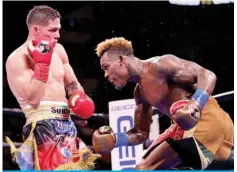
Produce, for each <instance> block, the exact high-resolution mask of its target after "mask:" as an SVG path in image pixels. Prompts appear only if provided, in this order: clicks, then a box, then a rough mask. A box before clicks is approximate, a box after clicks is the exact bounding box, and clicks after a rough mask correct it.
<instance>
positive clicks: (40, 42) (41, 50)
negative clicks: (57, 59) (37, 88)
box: [28, 37, 56, 82]
mask: <svg viewBox="0 0 237 172" xmlns="http://www.w3.org/2000/svg"><path fill="white" fill-rule="evenodd" d="M55 44H56V42H55V41H54V40H53V39H48V38H42V37H35V38H34V39H33V40H32V41H30V43H29V45H28V52H29V54H30V55H31V56H32V58H33V60H34V63H35V66H34V74H33V78H35V79H37V80H39V81H42V82H47V81H48V73H49V66H50V63H51V58H52V54H53V49H54V46H55Z"/></svg>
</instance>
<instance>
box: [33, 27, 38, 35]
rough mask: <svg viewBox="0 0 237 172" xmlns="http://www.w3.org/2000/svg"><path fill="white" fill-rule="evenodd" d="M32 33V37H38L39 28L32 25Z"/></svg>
mask: <svg viewBox="0 0 237 172" xmlns="http://www.w3.org/2000/svg"><path fill="white" fill-rule="evenodd" d="M32 32H33V35H34V36H39V26H37V25H33V26H32Z"/></svg>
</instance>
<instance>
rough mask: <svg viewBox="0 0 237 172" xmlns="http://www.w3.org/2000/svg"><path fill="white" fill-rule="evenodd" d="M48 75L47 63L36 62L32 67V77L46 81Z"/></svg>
mask: <svg viewBox="0 0 237 172" xmlns="http://www.w3.org/2000/svg"><path fill="white" fill-rule="evenodd" d="M48 76H49V65H48V64H43V63H36V64H35V67H34V74H33V78H35V79H37V80H39V81H42V82H45V83H46V82H47V81H48Z"/></svg>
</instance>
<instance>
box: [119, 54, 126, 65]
mask: <svg viewBox="0 0 237 172" xmlns="http://www.w3.org/2000/svg"><path fill="white" fill-rule="evenodd" d="M125 61H126V56H123V55H119V62H120V66H121V65H123V64H124V63H125Z"/></svg>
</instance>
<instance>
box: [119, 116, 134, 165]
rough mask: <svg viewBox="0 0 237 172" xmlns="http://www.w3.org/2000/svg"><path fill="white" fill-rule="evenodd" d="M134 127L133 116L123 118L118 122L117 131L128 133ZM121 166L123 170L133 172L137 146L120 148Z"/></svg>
mask: <svg viewBox="0 0 237 172" xmlns="http://www.w3.org/2000/svg"><path fill="white" fill-rule="evenodd" d="M133 125H134V122H133V118H132V117H131V116H121V117H119V118H118V120H117V131H118V132H119V133H120V132H126V131H127V130H129V129H130V128H132V127H133ZM118 149H119V165H120V167H121V168H122V170H129V169H130V170H132V169H135V166H136V150H135V146H120V147H119V148H118Z"/></svg>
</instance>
